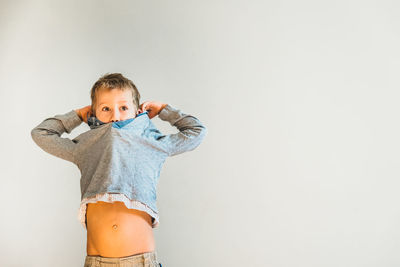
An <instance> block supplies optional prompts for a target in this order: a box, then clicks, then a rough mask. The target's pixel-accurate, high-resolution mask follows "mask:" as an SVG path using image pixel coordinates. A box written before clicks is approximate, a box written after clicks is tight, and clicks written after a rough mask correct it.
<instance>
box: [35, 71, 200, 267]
mask: <svg viewBox="0 0 400 267" xmlns="http://www.w3.org/2000/svg"><path fill="white" fill-rule="evenodd" d="M91 100H92V104H91V105H90V106H86V107H83V108H81V109H76V110H71V111H70V112H68V113H66V114H63V115H55V116H54V117H50V118H47V119H45V120H44V121H43V122H42V123H40V124H39V125H38V126H36V127H35V128H34V129H33V130H32V131H31V135H32V138H33V140H34V141H35V143H36V144H37V145H38V146H39V147H41V148H42V149H43V150H44V151H46V152H48V153H50V154H52V155H54V156H57V157H60V158H62V159H65V160H68V161H70V162H72V163H74V164H76V165H77V167H78V168H79V170H80V171H81V180H80V187H81V205H80V209H79V220H80V221H81V223H82V225H83V227H84V228H86V229H87V256H86V259H85V266H95V265H96V264H98V265H99V262H100V265H99V266H102V265H101V263H104V265H106V264H107V266H114V265H115V266H117V265H118V264H120V263H122V262H124V264H128V265H126V266H159V265H160V266H161V264H160V263H159V262H158V261H157V256H156V251H155V243H154V237H153V232H152V228H155V227H157V226H158V224H159V217H158V210H157V207H156V197H157V196H156V192H157V184H158V179H159V175H160V171H161V168H162V165H163V163H164V161H165V159H166V158H167V157H168V156H174V155H177V154H180V153H183V152H187V151H191V150H193V149H195V148H196V147H197V146H198V145H199V144H200V143H201V142H202V140H203V139H204V137H205V135H206V132H207V129H206V127H205V126H204V125H203V124H202V123H201V122H200V121H199V120H198V119H197V118H196V117H194V116H192V115H188V114H185V113H183V112H181V111H180V110H178V109H175V108H173V107H172V106H170V105H169V104H165V103H161V102H158V101H146V102H144V103H142V104H140V105H139V101H140V94H139V92H138V90H137V88H136V86H135V85H134V84H133V82H132V81H131V80H129V79H127V78H125V77H124V76H123V75H122V74H120V73H112V74H106V75H104V76H102V77H101V78H100V79H99V80H98V81H96V83H95V84H94V85H93V87H92V89H91ZM157 115H158V116H159V118H160V119H161V120H164V121H168V122H169V123H170V124H171V125H172V126H175V127H176V128H177V129H178V130H179V132H178V133H176V134H169V135H163V134H162V133H161V132H160V131H159V130H158V129H157V128H156V127H155V126H154V125H153V123H152V122H151V120H150V119H151V118H153V117H155V116H157ZM82 121H84V122H86V123H88V125H89V127H90V130H89V131H87V132H84V133H82V134H80V135H79V136H77V137H76V138H74V139H72V140H71V139H69V138H62V137H61V135H62V134H63V133H64V132H67V133H70V132H71V131H72V130H73V129H74V128H76V127H77V126H79V125H80V124H81V122H82ZM96 262H97V263H96ZM110 264H111V265H110ZM129 264H131V265H129ZM96 266H97V265H96ZM118 266H119V265H118ZM124 266H125V265H124Z"/></svg>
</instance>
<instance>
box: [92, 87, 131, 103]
mask: <svg viewBox="0 0 400 267" xmlns="http://www.w3.org/2000/svg"><path fill="white" fill-rule="evenodd" d="M132 101H133V98H132V92H131V91H130V90H128V89H124V90H122V89H111V90H109V89H101V90H99V91H98V92H97V103H98V105H102V104H112V103H123V102H132Z"/></svg>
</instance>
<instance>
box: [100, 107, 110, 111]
mask: <svg viewBox="0 0 400 267" xmlns="http://www.w3.org/2000/svg"><path fill="white" fill-rule="evenodd" d="M105 108H106V109H107V110H104V109H105ZM108 110H109V108H108V107H104V108H102V109H101V111H108Z"/></svg>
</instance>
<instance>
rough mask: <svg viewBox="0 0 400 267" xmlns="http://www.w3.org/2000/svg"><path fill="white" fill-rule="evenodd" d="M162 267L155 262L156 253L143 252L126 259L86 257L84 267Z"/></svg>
mask: <svg viewBox="0 0 400 267" xmlns="http://www.w3.org/2000/svg"><path fill="white" fill-rule="evenodd" d="M112 266H116V267H162V265H161V263H159V262H158V261H157V253H156V252H155V251H152V252H144V253H140V254H135V255H132V256H128V257H121V258H108V257H101V256H89V255H86V258H85V265H84V267H112Z"/></svg>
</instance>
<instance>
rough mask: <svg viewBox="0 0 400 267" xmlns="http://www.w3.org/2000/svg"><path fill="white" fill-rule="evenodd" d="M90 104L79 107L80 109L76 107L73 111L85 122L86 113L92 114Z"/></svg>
mask: <svg viewBox="0 0 400 267" xmlns="http://www.w3.org/2000/svg"><path fill="white" fill-rule="evenodd" d="M91 107H92V106H91V105H89V106H86V107H83V108H80V109H76V110H75V112H76V113H77V114H78V116H79V118H81V120H82V121H84V122H86V123H87V117H86V116H87V114H88V113H89V117H90V116H92V109H91Z"/></svg>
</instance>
